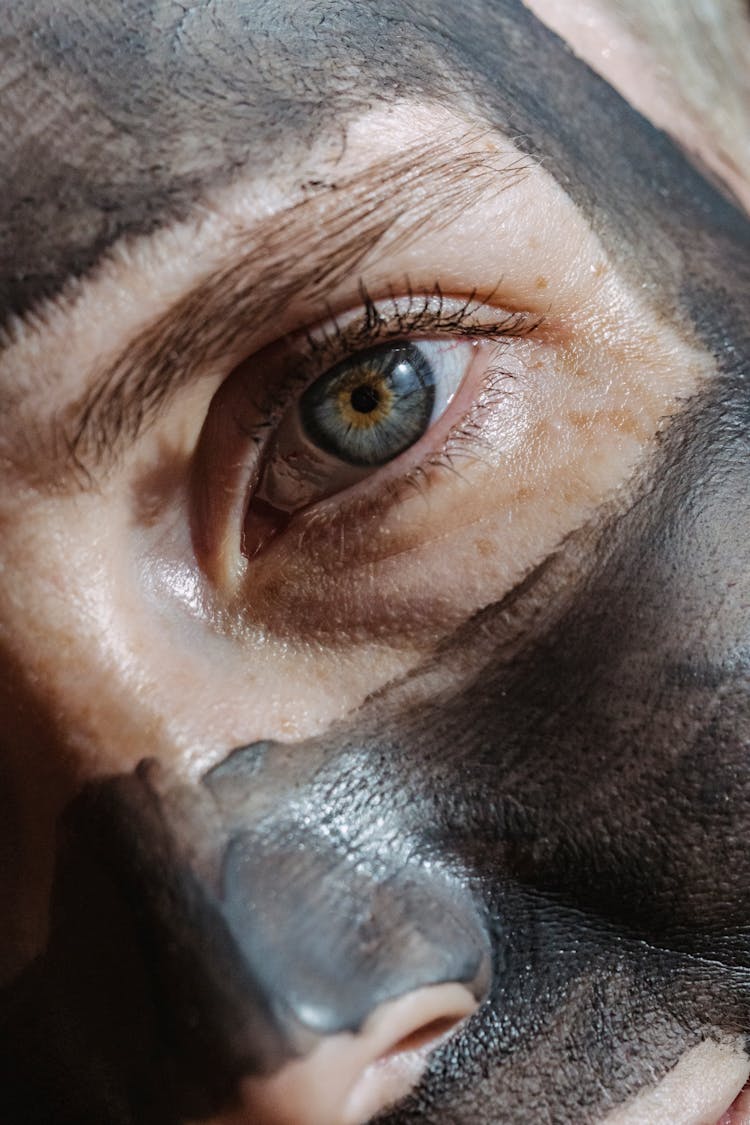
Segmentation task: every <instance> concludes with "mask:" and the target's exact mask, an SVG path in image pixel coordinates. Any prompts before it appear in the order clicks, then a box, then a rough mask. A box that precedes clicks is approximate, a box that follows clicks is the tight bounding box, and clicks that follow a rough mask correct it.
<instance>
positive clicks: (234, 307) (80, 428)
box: [58, 134, 530, 486]
mask: <svg viewBox="0 0 750 1125" xmlns="http://www.w3.org/2000/svg"><path fill="white" fill-rule="evenodd" d="M482 136H483V135H482V134H476V135H475V136H474V137H473V138H472V140H473V142H474V143H473V144H471V145H469V146H467V147H462V146H461V145H458V144H457V143H456V141H455V139H452V140H451V141H450V142H446V141H439V142H433V143H430V144H421V145H418V146H416V147H410V148H409V149H408V150H407V151H405V152H402V153H400V154H399V155H398V156H396V157H394V158H390V159H388V160H386V161H384V162H382V163H380V164H377V165H375V166H373V167H370V168H368V169H367V170H366V171H364V172H362V173H359V174H357V175H355V176H353V177H351V178H349V179H348V180H344V181H340V182H338V183H336V184H329V185H326V188H325V189H324V190H323V191H321V192H320V194H319V195H316V196H314V197H313V198H312V199H307V200H303V201H301V202H300V203H298V204H296V205H294V206H292V207H291V208H290V209H289V210H288V211H287V212H285V213H284V214H283V215H282V216H281V217H279V216H274V217H271V218H269V219H264V220H263V221H261V222H260V223H259V224H258V225H257V226H256V227H255V228H254V229H253V230H252V231H250V232H248V233H246V234H244V235H243V236H242V237H241V240H240V243H239V244H238V245H237V246H236V247H235V251H234V253H233V256H232V261H231V263H230V264H229V265H227V266H226V267H224V268H221V269H218V270H215V271H214V272H213V273H211V274H210V275H209V276H208V277H206V278H203V279H202V280H200V281H199V282H198V284H196V285H195V286H194V287H193V288H191V290H190V291H189V292H187V293H186V294H185V295H184V296H182V297H181V298H179V299H178V300H177V302H176V303H175V304H174V305H173V306H172V307H171V308H170V309H168V310H167V311H166V312H165V313H163V314H162V315H160V316H159V317H158V318H157V319H156V320H155V321H154V322H153V323H152V324H151V325H149V326H148V327H147V328H146V329H145V330H144V331H143V332H142V334H141V335H140V336H139V338H138V339H137V340H135V341H132V340H131V341H129V342H128V343H127V344H126V346H125V347H124V348H123V349H122V350H121V351H120V352H119V354H118V355H117V356H116V357H115V358H114V360H113V361H112V362H111V363H109V364H108V365H107V367H106V369H104V370H103V371H100V372H99V373H98V374H96V375H95V377H94V378H93V379H92V380H91V385H90V386H89V387H88V389H87V390H86V392H85V393H84V395H83V396H82V397H81V398H80V399H79V400H78V401H76V402H74V403H73V404H72V405H71V406H70V407H69V408H68V409H67V410H66V411H65V412H64V433H63V435H62V441H61V442H60V441H59V435H58V444H59V445H61V446H62V447H63V448H64V449H65V450H66V451H67V454H68V462H69V467H70V466H73V467H74V469H75V470H76V472H77V474H78V476H79V478H80V480H81V482H82V484H84V486H85V485H86V484H93V483H95V481H96V478H97V476H98V475H99V474H101V473H102V472H103V471H106V470H107V469H108V468H110V467H111V466H112V465H113V464H114V463H115V462H116V460H117V457H118V454H119V453H120V452H121V450H122V448H123V446H126V445H128V444H131V443H132V442H134V441H135V440H136V439H137V437H138V436H139V435H140V434H142V433H143V432H144V430H145V429H146V428H147V427H148V426H149V425H151V424H153V422H154V420H155V419H156V418H157V417H158V416H159V415H160V413H161V412H162V411H163V410H164V409H165V407H166V406H167V404H168V403H169V402H170V400H171V399H172V398H173V397H174V395H175V394H176V393H177V392H178V391H179V390H180V389H182V388H184V387H185V386H186V385H188V384H191V383H193V382H194V381H195V379H196V378H199V377H200V375H201V373H202V372H203V371H204V370H205V369H206V368H207V366H208V365H209V364H210V363H211V362H212V361H216V360H217V359H220V358H221V357H222V356H224V355H226V354H227V353H228V352H229V351H231V350H232V348H233V347H235V348H236V347H237V346H238V345H239V344H241V341H242V339H243V338H246V337H247V335H248V325H250V324H251V325H252V326H253V331H254V332H255V333H258V332H259V331H260V330H261V329H262V327H263V326H267V325H268V324H269V322H272V321H273V319H274V317H276V316H277V315H278V311H279V309H280V308H283V307H284V306H285V305H287V304H288V303H289V302H291V301H293V300H296V301H300V300H303V299H305V300H310V299H316V298H319V299H320V298H323V299H324V298H325V295H326V293H327V292H328V291H330V289H331V288H333V287H334V286H335V285H337V284H338V283H340V282H341V281H342V280H343V279H345V278H346V277H347V276H349V275H351V274H352V273H353V271H355V270H356V268H357V266H358V264H359V263H360V262H361V261H362V260H363V259H364V258H365V257H366V256H367V255H368V254H369V253H371V252H372V251H373V250H374V249H375V248H379V249H381V250H384V249H386V248H387V246H388V245H389V243H390V241H396V240H397V241H398V244H399V246H401V247H403V245H405V244H406V243H408V241H409V240H411V239H413V238H414V236H415V235H416V234H417V233H423V232H424V231H425V230H429V231H431V232H433V231H435V230H439V229H440V228H441V227H444V226H446V225H448V224H450V223H451V222H452V221H453V220H454V218H455V217H456V216H457V215H458V214H459V213H460V212H461V211H462V210H463V209H464V208H465V207H466V206H467V204H469V203H471V202H473V201H475V200H476V197H477V193H478V192H481V191H482V190H486V189H487V188H488V187H492V189H493V190H495V191H497V190H501V189H505V188H507V187H510V186H511V185H513V184H514V183H517V182H518V180H519V179H520V178H521V177H522V175H523V174H524V171H525V170H526V169H527V167H528V165H529V163H530V162H529V159H528V158H526V157H520V156H519V157H518V158H517V159H511V160H508V159H507V157H500V156H499V154H498V152H497V150H493V149H492V148H490V147H489V146H487V145H486V144H482V143H481V142H482Z"/></svg>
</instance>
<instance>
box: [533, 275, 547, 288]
mask: <svg viewBox="0 0 750 1125" xmlns="http://www.w3.org/2000/svg"><path fill="white" fill-rule="evenodd" d="M548 285H549V282H548V281H547V278H546V277H538V278H537V279H536V287H537V289H546V288H547V286H548Z"/></svg>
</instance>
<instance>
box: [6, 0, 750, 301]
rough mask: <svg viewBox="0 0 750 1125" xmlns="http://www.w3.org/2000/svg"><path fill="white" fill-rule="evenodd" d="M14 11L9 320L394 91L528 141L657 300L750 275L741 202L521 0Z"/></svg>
mask: <svg viewBox="0 0 750 1125" xmlns="http://www.w3.org/2000/svg"><path fill="white" fill-rule="evenodd" d="M12 21H13V30H14V31H15V42H14V45H13V46H12V47H11V48H10V50H9V52H8V54H7V55H6V61H5V64H4V68H3V69H4V70H5V71H6V73H7V74H8V75H9V76H10V77H11V78H12V79H13V81H12V84H11V87H10V89H11V93H10V97H9V107H10V112H9V113H8V114H7V115H6V121H5V127H4V130H3V132H4V133H5V136H4V137H3V144H4V148H5V150H6V151H7V152H9V153H10V156H9V158H8V160H7V164H6V169H7V172H6V178H7V190H6V191H5V192H4V196H3V198H4V199H5V205H4V207H3V209H2V211H0V257H1V258H2V260H3V262H4V263H5V267H4V273H3V275H0V307H1V308H2V309H3V311H4V319H5V320H6V321H7V319H8V317H9V316H11V315H12V314H13V313H14V312H15V313H18V312H21V311H23V310H24V309H25V308H27V307H28V306H30V305H33V304H34V303H36V302H39V301H40V300H41V299H43V298H44V297H48V296H52V295H54V294H56V293H57V292H59V290H60V289H61V287H62V286H63V285H64V284H65V282H66V280H68V279H70V278H75V277H78V276H81V275H83V274H85V273H87V272H88V271H90V270H91V269H92V267H93V266H94V265H95V263H96V262H97V261H98V260H99V259H100V258H101V256H102V255H103V254H104V253H106V251H107V250H108V249H109V248H110V247H111V246H112V245H113V244H114V243H115V242H116V241H118V240H119V239H121V238H123V237H127V236H133V235H137V234H148V233H150V232H151V231H153V230H155V229H156V228H157V227H159V226H161V225H164V224H165V223H169V222H171V221H175V220H177V219H180V218H184V217H185V216H187V215H188V214H189V213H190V211H191V208H192V207H193V206H194V204H195V201H196V199H198V198H200V197H201V196H202V195H203V194H205V193H206V192H207V191H210V189H211V188H212V187H215V186H217V185H218V184H221V183H225V182H226V181H227V179H228V178H229V179H231V178H232V177H234V176H239V175H242V174H243V173H244V172H246V170H247V169H248V168H251V169H252V172H253V175H256V176H257V175H268V176H277V175H278V172H279V168H283V169H284V170H285V171H286V172H287V173H289V171H290V170H293V168H294V166H295V162H296V161H297V160H298V159H299V157H300V154H302V153H303V152H304V151H305V150H306V149H308V148H309V146H310V144H311V143H312V141H313V140H314V139H315V138H317V137H320V136H321V135H322V134H325V133H326V132H328V133H330V134H331V135H337V134H338V135H340V134H341V133H342V130H343V129H344V128H345V125H346V123H347V121H349V120H350V119H351V118H352V117H353V116H355V115H357V114H361V113H362V112H363V110H364V109H366V108H367V107H368V106H370V105H372V104H375V103H378V104H383V103H388V102H389V101H393V100H397V99H401V98H404V97H407V96H408V97H411V98H414V97H416V98H420V97H422V98H425V99H429V98H434V99H437V100H441V99H443V100H446V99H449V100H450V102H451V104H454V103H455V101H456V99H458V100H464V101H465V105H466V108H468V109H469V110H470V111H471V110H472V109H473V112H474V113H476V114H481V115H484V116H485V117H486V118H487V120H488V121H489V122H490V123H491V124H493V125H495V126H496V127H497V128H498V129H500V130H501V131H503V132H504V133H506V134H508V135H510V136H511V137H513V138H514V139H515V140H516V143H517V144H518V145H519V147H521V148H522V149H524V150H526V151H528V152H531V153H532V154H533V155H535V156H538V157H540V158H541V159H542V160H543V161H544V163H545V166H546V167H547V168H548V169H549V171H550V172H551V173H552V174H553V175H554V176H555V177H556V178H557V179H558V181H559V182H560V183H561V184H562V186H563V187H564V188H565V190H566V191H568V192H569V194H570V195H571V196H572V197H573V198H574V200H575V201H576V202H577V203H578V204H579V205H580V206H581V207H582V208H583V209H584V211H585V213H586V215H587V217H588V218H589V220H590V221H591V222H592V224H593V225H594V227H595V228H596V230H597V233H599V234H600V236H601V237H602V238H603V240H604V242H605V245H607V248H608V249H609V250H610V251H611V252H612V253H613V254H614V255H615V256H616V257H617V258H618V259H619V260H620V262H621V263H622V265H623V267H624V268H625V269H626V270H628V271H629V272H631V273H633V274H635V273H637V274H638V277H639V279H641V280H642V281H643V283H645V284H648V285H649V286H650V288H651V289H652V290H653V292H654V294H655V295H656V297H657V298H658V300H659V301H660V303H661V304H662V305H664V306H665V307H669V308H670V309H671V310H672V311H673V310H674V308H675V306H679V305H681V304H683V303H684V293H683V290H684V287H685V285H686V283H688V282H689V280H690V279H692V278H694V277H695V275H696V274H699V275H703V276H706V277H707V281H708V284H709V287H710V286H711V284H712V282H716V281H719V282H720V283H721V284H722V285H723V286H726V276H727V272H732V273H735V274H736V273H737V272H738V271H739V273H740V275H742V276H744V277H745V278H746V277H747V272H748V267H747V264H746V263H747V259H748V257H750V255H748V253H747V250H748V246H750V235H748V227H750V224H748V222H747V220H746V219H744V218H743V216H741V215H740V214H739V212H737V211H736V210H735V209H734V208H733V207H732V206H731V204H729V203H727V201H726V200H724V199H723V198H722V197H721V196H720V195H719V194H718V193H717V192H716V191H715V190H714V189H713V188H712V187H711V186H710V185H709V184H708V182H707V181H706V180H705V179H704V178H703V177H702V176H701V175H700V174H699V173H698V172H697V170H695V169H693V168H692V167H691V165H690V164H689V163H688V162H687V161H686V160H685V158H684V156H683V155H682V154H681V153H680V151H679V150H678V149H677V148H676V147H675V146H674V145H673V144H672V143H671V142H670V141H669V140H668V139H667V138H666V137H665V136H664V135H663V134H661V133H659V132H658V131H657V130H655V129H653V128H652V127H651V126H650V125H648V123H647V122H645V121H644V120H643V119H642V118H641V117H640V116H639V115H638V114H637V113H635V112H634V111H633V110H631V109H630V108H629V107H628V106H627V104H626V103H625V102H624V101H623V100H622V99H621V98H620V97H619V95H617V94H616V93H615V92H614V91H613V90H612V89H611V88H610V87H609V86H608V85H607V84H606V83H605V82H603V81H602V80H601V79H600V78H598V77H597V76H596V75H595V74H594V73H593V72H592V71H590V70H589V69H588V68H587V67H586V65H585V64H584V63H582V62H581V61H580V60H578V59H577V58H575V56H573V55H572V53H571V52H570V51H569V50H568V48H567V47H566V45H565V44H564V43H563V42H562V41H561V40H560V39H558V38H557V37H556V36H555V35H554V34H553V33H551V32H550V31H549V30H548V29H547V28H546V27H544V26H543V25H542V24H541V23H540V22H539V21H538V20H537V19H536V18H535V17H534V16H532V15H531V14H530V13H529V12H528V11H527V9H526V8H524V7H523V5H522V4H521V3H520V2H519V0H494V2H493V3H492V4H488V3H487V2H486V0H469V2H468V3H467V4H464V5H461V9H460V12H459V11H458V10H457V9H456V7H455V5H452V4H451V3H448V2H447V0H437V2H435V0H412V2H407V0H390V2H388V3H382V2H377V3H375V2H370V3H353V2H351V0H350V2H340V0H314V2H312V3H310V2H308V3H301V2H299V0H297V2H295V3H289V2H287V3H286V4H284V5H279V4H273V5H271V4H268V3H254V4H252V5H250V4H246V3H237V2H233V0H219V2H218V3H213V4H210V5H203V4H201V5H196V6H194V7H191V8H189V9H185V8H184V6H181V7H179V8H175V6H174V5H172V4H170V3H167V2H166V0H151V2H149V3H146V2H144V3H137V4H136V3H130V4H128V5H126V6H123V5H119V4H115V3H113V2H110V3H106V4H101V3H95V2H94V0H81V2H80V3H78V4H77V6H76V12H75V15H73V14H72V13H71V12H70V10H69V9H68V10H63V11H62V12H61V11H60V9H57V8H54V9H50V7H49V5H48V3H47V2H46V0H36V2H32V3H30V4H28V5H24V6H23V8H21V9H18V10H14V12H13V15H12ZM30 104H31V105H33V107H34V113H33V115H32V114H29V112H28V107H29V105H30ZM3 212H4V213H3ZM700 230H703V231H705V236H697V233H696V232H697V231H700ZM688 303H691V302H688Z"/></svg>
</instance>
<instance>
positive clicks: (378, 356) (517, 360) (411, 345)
mask: <svg viewBox="0 0 750 1125" xmlns="http://www.w3.org/2000/svg"><path fill="white" fill-rule="evenodd" d="M360 294H361V297H362V305H361V306H360V307H359V308H355V309H351V310H349V311H348V312H345V313H344V314H340V315H337V316H335V317H330V318H329V319H328V321H327V322H324V323H323V324H321V325H320V326H318V327H316V328H314V329H308V330H305V331H303V332H301V333H297V334H295V335H294V336H293V337H292V338H291V339H288V340H284V341H281V342H280V343H279V344H276V345H272V346H271V347H269V348H267V349H264V351H263V352H262V353H261V354H259V355H258V356H255V357H252V358H251V359H250V360H247V361H245V362H244V363H243V364H241V365H240V367H239V369H238V370H237V371H236V372H235V373H234V374H233V376H232V377H230V379H229V380H228V381H227V383H226V385H225V386H224V387H222V388H221V391H220V392H219V394H218V395H217V396H216V399H215V400H214V403H213V404H212V407H211V410H210V411H209V419H208V422H207V427H206V434H207V435H208V439H207V441H204V444H203V448H202V450H201V456H200V465H201V477H200V495H201V504H200V506H199V507H200V521H199V528H198V539H199V542H202V543H203V544H222V545H223V549H224V552H225V554H229V555H230V556H231V557H232V562H231V564H230V565H229V566H228V567H227V566H225V567H223V568H220V570H222V571H223V574H224V576H225V577H227V576H228V575H229V574H230V572H231V573H232V576H233V579H232V580H233V582H234V583H235V584H237V583H239V584H241V582H242V580H243V578H247V577H248V575H249V574H250V572H252V571H253V569H254V568H255V569H256V570H257V568H258V566H259V564H260V563H261V562H263V560H264V559H265V558H266V557H271V556H272V555H273V552H274V550H277V553H278V547H279V545H280V544H279V541H280V540H283V539H284V538H286V539H292V540H294V539H296V540H297V544H298V546H299V545H300V543H301V544H302V545H304V547H305V548H306V546H307V544H308V543H309V542H310V540H312V539H314V540H316V541H319V540H320V539H321V536H323V537H325V538H327V539H328V540H329V542H330V539H331V536H334V535H335V536H336V539H337V542H338V543H339V544H341V543H342V541H344V542H347V541H348V542H351V544H352V555H354V554H355V551H354V547H355V544H357V543H358V544H359V545H360V547H361V543H362V539H363V537H364V538H367V537H368V536H369V537H370V540H371V545H374V542H375V540H376V539H377V538H378V537H379V534H380V533H381V532H382V530H383V524H384V521H385V520H386V518H387V517H388V516H390V517H391V518H393V516H394V514H395V515H396V517H397V518H398V513H399V512H400V511H401V512H402V513H404V519H405V520H406V521H407V523H408V520H409V517H408V515H406V514H405V512H404V507H405V504H406V501H407V499H408V497H409V496H417V497H419V498H420V501H421V506H422V507H423V510H429V509H430V507H431V505H432V503H433V501H434V500H435V498H436V492H438V491H439V489H440V485H441V483H442V478H444V477H447V478H448V479H449V480H450V479H452V481H453V483H455V481H456V480H458V479H461V480H464V481H466V476H465V474H466V473H467V472H470V466H471V464H472V463H473V462H476V461H479V460H482V459H483V458H485V459H486V458H487V456H488V454H489V452H490V448H491V442H489V436H488V433H487V427H488V424H489V421H490V419H491V418H492V417H493V416H497V415H498V414H499V413H502V409H503V406H504V405H505V399H506V397H507V395H508V394H509V391H510V386H511V384H512V382H513V381H514V379H517V377H518V376H519V374H520V373H521V370H522V367H523V359H522V357H521V356H520V354H518V353H517V352H516V353H514V345H515V346H516V348H517V347H518V345H519V344H520V343H521V342H522V341H524V340H526V339H527V338H529V337H530V336H531V335H532V333H533V332H534V331H535V330H536V329H537V328H538V327H539V324H540V322H541V318H540V317H538V316H533V315H531V314H530V313H527V312H524V311H518V310H513V311H511V310H507V309H503V308H498V307H496V306H495V305H493V303H492V300H491V297H490V298H481V297H479V296H478V295H477V294H476V293H471V294H470V295H468V296H451V295H446V294H444V293H443V292H442V291H441V289H440V286H439V285H437V284H436V285H434V286H433V287H432V289H431V290H425V291H424V292H420V293H414V292H405V293H404V294H402V295H396V294H395V293H391V294H389V295H388V297H387V298H385V299H384V300H377V299H372V298H371V297H370V296H369V294H367V292H366V291H365V290H364V288H363V287H362V286H360ZM219 553H220V552H219ZM210 554H211V552H210V550H209V551H205V550H204V556H208V558H209V563H208V565H209V569H210V567H211V560H210ZM376 554H377V551H376V552H375V553H374V554H373V558H374V557H375V555H376ZM227 580H228V579H227ZM228 584H230V585H231V584H232V583H231V581H229V580H228Z"/></svg>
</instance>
